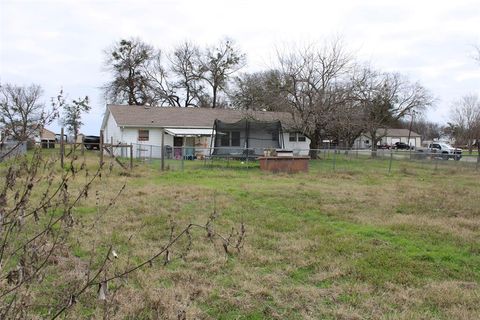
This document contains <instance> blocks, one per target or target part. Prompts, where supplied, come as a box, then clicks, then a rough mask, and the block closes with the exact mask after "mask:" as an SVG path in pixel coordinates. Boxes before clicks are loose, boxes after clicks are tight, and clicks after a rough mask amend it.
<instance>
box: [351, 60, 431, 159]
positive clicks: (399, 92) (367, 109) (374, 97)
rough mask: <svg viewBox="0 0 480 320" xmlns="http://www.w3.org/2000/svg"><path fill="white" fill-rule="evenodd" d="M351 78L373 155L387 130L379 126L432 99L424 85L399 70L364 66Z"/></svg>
mask: <svg viewBox="0 0 480 320" xmlns="http://www.w3.org/2000/svg"><path fill="white" fill-rule="evenodd" d="M354 81H355V83H356V90H355V92H356V95H357V100H358V101H359V103H360V104H361V108H362V109H363V117H364V118H363V119H364V125H365V131H366V132H367V133H368V134H369V136H370V139H371V140H372V155H374V154H375V151H376V148H377V143H378V142H379V141H380V140H381V138H382V137H383V136H382V135H385V133H386V131H385V130H384V131H380V130H379V129H383V128H387V127H388V126H389V125H391V124H392V123H394V122H397V121H398V120H400V119H402V118H403V117H405V116H406V115H408V114H409V113H411V112H412V111H416V112H421V111H423V110H424V109H425V108H427V107H429V106H431V105H432V104H433V102H434V99H433V97H432V96H431V95H430V93H429V92H428V90H427V89H425V88H424V87H423V86H421V85H420V84H419V83H411V82H410V81H409V80H408V79H406V78H405V77H404V76H402V75H400V74H398V73H382V72H377V71H374V70H371V69H369V68H365V69H363V70H362V71H361V72H359V73H358V75H357V76H356V77H355V80H354ZM382 132H383V133H382Z"/></svg>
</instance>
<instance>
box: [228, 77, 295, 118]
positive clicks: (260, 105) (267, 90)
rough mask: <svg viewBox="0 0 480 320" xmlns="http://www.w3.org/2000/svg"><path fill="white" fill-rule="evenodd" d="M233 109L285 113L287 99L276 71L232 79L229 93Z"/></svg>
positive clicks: (280, 78)
mask: <svg viewBox="0 0 480 320" xmlns="http://www.w3.org/2000/svg"><path fill="white" fill-rule="evenodd" d="M229 96H230V99H231V101H232V104H233V106H234V107H236V108H238V109H246V110H265V111H287V110H288V106H287V103H286V102H287V99H286V95H285V93H284V92H283V90H282V76H281V74H280V72H279V71H278V70H273V69H272V70H267V71H261V72H255V73H243V74H241V75H239V76H237V77H235V78H234V86H233V90H231V92H230V93H229Z"/></svg>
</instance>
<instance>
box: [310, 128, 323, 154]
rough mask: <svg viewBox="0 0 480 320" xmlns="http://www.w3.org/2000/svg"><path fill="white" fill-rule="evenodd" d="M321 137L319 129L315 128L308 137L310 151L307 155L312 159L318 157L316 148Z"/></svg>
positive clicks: (319, 143) (319, 144)
mask: <svg viewBox="0 0 480 320" xmlns="http://www.w3.org/2000/svg"><path fill="white" fill-rule="evenodd" d="M321 143H322V139H321V136H320V131H319V130H315V131H314V133H313V135H312V136H311V137H310V151H309V155H310V158H312V159H317V158H318V150H317V149H320V147H321Z"/></svg>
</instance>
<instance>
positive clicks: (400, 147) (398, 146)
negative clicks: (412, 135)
mask: <svg viewBox="0 0 480 320" xmlns="http://www.w3.org/2000/svg"><path fill="white" fill-rule="evenodd" d="M393 149H397V150H410V149H413V148H412V147H410V146H409V145H408V144H406V143H405V142H395V144H394V145H393Z"/></svg>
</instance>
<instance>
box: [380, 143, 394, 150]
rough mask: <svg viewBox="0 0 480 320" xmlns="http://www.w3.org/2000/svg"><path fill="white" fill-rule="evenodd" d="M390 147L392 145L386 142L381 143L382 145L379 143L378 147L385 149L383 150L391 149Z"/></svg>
mask: <svg viewBox="0 0 480 320" xmlns="http://www.w3.org/2000/svg"><path fill="white" fill-rule="evenodd" d="M390 148H391V146H390V145H388V144H386V143H385V144H380V145H378V147H377V149H383V150H388V149H390Z"/></svg>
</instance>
